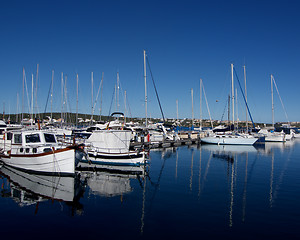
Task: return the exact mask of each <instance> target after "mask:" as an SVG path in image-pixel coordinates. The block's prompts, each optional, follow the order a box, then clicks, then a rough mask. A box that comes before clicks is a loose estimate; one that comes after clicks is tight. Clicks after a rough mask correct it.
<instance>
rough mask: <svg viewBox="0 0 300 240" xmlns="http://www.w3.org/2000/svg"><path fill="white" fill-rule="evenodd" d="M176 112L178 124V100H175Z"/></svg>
mask: <svg viewBox="0 0 300 240" xmlns="http://www.w3.org/2000/svg"><path fill="white" fill-rule="evenodd" d="M176 112H177V123H178V99H176Z"/></svg>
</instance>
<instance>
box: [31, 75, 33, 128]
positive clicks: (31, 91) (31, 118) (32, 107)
mask: <svg viewBox="0 0 300 240" xmlns="http://www.w3.org/2000/svg"><path fill="white" fill-rule="evenodd" d="M31 120H32V121H31V125H32V124H33V74H31Z"/></svg>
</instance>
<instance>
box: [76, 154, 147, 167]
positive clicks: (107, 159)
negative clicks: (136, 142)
mask: <svg viewBox="0 0 300 240" xmlns="http://www.w3.org/2000/svg"><path fill="white" fill-rule="evenodd" d="M82 163H87V164H90V165H91V164H92V165H93V164H94V165H100V164H104V165H115V166H140V165H144V163H145V153H144V152H140V153H138V152H136V151H130V152H127V153H103V152H93V151H88V159H82V160H81V162H80V163H79V164H78V166H79V167H80V166H82Z"/></svg>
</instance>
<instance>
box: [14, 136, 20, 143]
mask: <svg viewBox="0 0 300 240" xmlns="http://www.w3.org/2000/svg"><path fill="white" fill-rule="evenodd" d="M14 141H15V143H22V135H21V134H14Z"/></svg>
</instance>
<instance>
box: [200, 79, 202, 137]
mask: <svg viewBox="0 0 300 240" xmlns="http://www.w3.org/2000/svg"><path fill="white" fill-rule="evenodd" d="M201 130H202V79H201V78H200V131H201Z"/></svg>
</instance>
